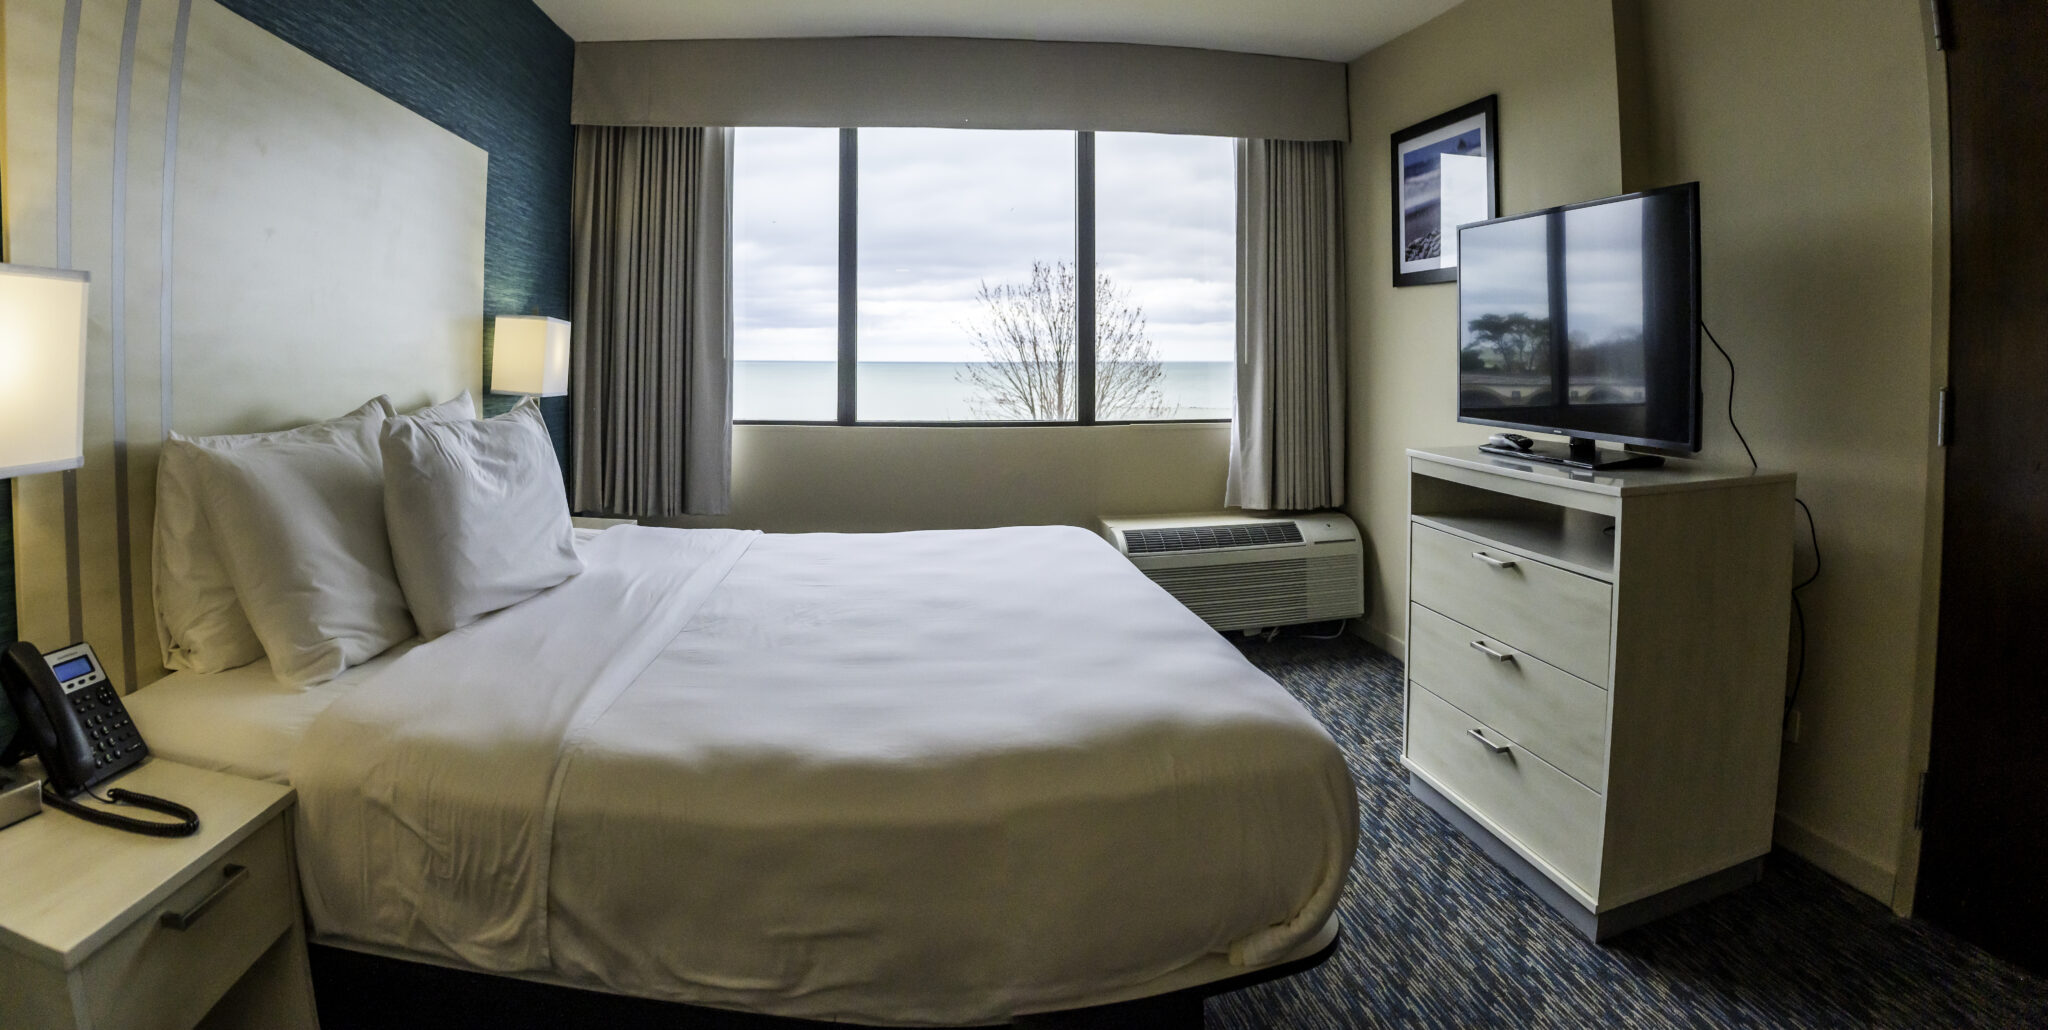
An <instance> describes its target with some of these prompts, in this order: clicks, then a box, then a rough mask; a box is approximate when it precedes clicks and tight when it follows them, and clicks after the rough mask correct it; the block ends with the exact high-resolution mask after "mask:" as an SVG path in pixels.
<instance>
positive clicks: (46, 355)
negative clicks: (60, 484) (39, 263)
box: [0, 264, 90, 765]
mask: <svg viewBox="0 0 2048 1030" xmlns="http://www.w3.org/2000/svg"><path fill="white" fill-rule="evenodd" d="M89 282H90V280H89V278H88V277H87V275H86V273H84V272H70V271H64V270H60V269H55V268H32V267H29V266H27V265H8V264H0V479H13V478H14V477H16V476H31V475H37V474H40V473H44V472H61V471H63V470H65V469H75V468H77V467H79V466H80V465H82V464H84V463H85V337H86V293H87V289H88V284H89ZM7 560H12V556H11V555H9V556H7ZM17 727H18V723H17V721H16V719H15V716H14V708H13V706H12V705H9V704H7V703H6V700H5V698H4V697H0V763H4V764H9V765H11V764H13V763H14V762H17V761H19V760H20V759H21V758H22V755H21V754H19V753H17V750H16V748H15V746H14V739H15V736H16V734H15V732H14V731H15V730H16V728H17Z"/></svg>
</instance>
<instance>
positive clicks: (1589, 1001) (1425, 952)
mask: <svg viewBox="0 0 2048 1030" xmlns="http://www.w3.org/2000/svg"><path fill="white" fill-rule="evenodd" d="M1240 648H1241V649H1242V650H1243V652H1244V654H1245V656H1246V657H1247V658H1250V659H1251V660H1252V662H1253V663H1254V664H1256V665H1258V666H1259V667H1260V668H1262V669H1264V670H1266V672H1267V673H1268V674H1270V675H1272V676H1273V678H1275V679H1277V680H1279V681H1280V683H1281V684H1282V685H1283V686H1285V687H1286V688H1287V689H1288V690H1289V691H1290V692H1292V693H1293V694H1294V696H1295V697H1297V698H1299V699H1300V700H1301V702H1302V703H1303V704H1304V705H1307V706H1308V708H1309V710H1310V711H1313V712H1314V713H1315V714H1316V717H1317V718H1319V719H1321V720H1322V722H1323V724H1324V725H1325V726H1328V727H1329V728H1330V731H1331V732H1332V733H1334V734H1336V736H1337V738H1338V741H1339V742H1340V743H1341V744H1343V745H1344V749H1345V752H1346V753H1347V754H1348V755H1349V757H1350V759H1351V771H1352V775H1353V776H1354V777H1355V778H1356V779H1357V781H1358V800H1359V809H1360V813H1361V814H1360V824H1361V825H1360V843H1359V849H1358V855H1357V857H1356V858H1355V859H1354V862H1353V865H1352V875H1351V884H1350V886H1349V887H1348V888H1347V890H1346V893H1345V896H1344V899H1343V902H1342V907H1343V919H1344V932H1345V942H1344V947H1343V949H1342V950H1341V951H1340V952H1339V953H1338V954H1337V955H1336V956H1334V957H1333V958H1331V959H1330V961H1328V962H1326V963H1324V964H1323V965H1322V966H1320V967H1318V968H1316V969H1313V970H1311V971H1309V972H1307V973H1305V974H1302V975H1300V976H1297V977H1293V978H1291V979H1288V980H1283V981H1278V982H1275V983H1270V984H1264V985H1261V986H1258V987H1253V988H1249V989H1247V990H1244V991H1239V992H1237V993H1235V994H1230V995H1225V996H1223V997H1219V998H1212V999H1210V1000H1209V1001H1208V1003H1207V1009H1206V1016H1207V1020H1206V1022H1207V1024H1208V1028H1209V1030H1255V1028H1266V1027H1275V1028H1278V1027H1285V1028H1289V1030H1295V1028H1300V1030H1309V1028H1319V1027H1344V1028H1352V1027H1495V1026H1497V1027H1594V1026H1612V1027H1900V1028H1908V1027H1910V1028H1922V1027H2048V981H2044V980H2041V979H2038V978H2035V977H2031V976H2029V975H2027V974H2026V973H2023V972H2021V971H2019V970H2017V969H2015V968H2013V967H2011V966H2008V965H2006V964H2004V963H2002V962H2000V961H1998V960H1997V959H1994V958H1991V957H1990V956H1988V955H1986V954H1985V953H1984V952H1982V951H1980V950H1978V949H1977V948H1975V947H1973V946H1971V945H1969V944H1966V943H1963V942H1962V941H1959V940H1957V939H1956V938H1954V937H1951V936H1949V935H1948V934H1946V933H1944V932H1942V931H1940V930H1938V929H1935V928H1934V927H1931V926H1929V925H1927V924H1925V923H1920V922H1915V921H1912V920H1905V919H1899V918H1897V917H1895V916H1893V915H1892V914H1891V912H1890V910H1888V909H1887V908H1885V907H1884V906H1883V905H1880V904H1879V903H1877V902H1876V901H1874V900H1872V899H1870V898H1868V897H1866V896H1864V895H1862V894H1859V893H1857V892H1855V891H1853V890H1851V889H1849V888H1848V887H1846V886H1844V885H1843V884H1842V883H1840V882H1839V881H1837V880H1835V879H1833V878H1831V877H1829V876H1828V875H1826V874H1824V873H1822V872H1820V871H1819V870H1817V869H1815V868H1814V867H1813V866H1811V865H1808V864H1807V863H1805V862H1803V861H1801V860H1799V859H1797V858H1794V857H1792V856H1790V855H1788V854H1785V853H1783V852H1780V853H1778V854H1775V855H1773V856H1772V857H1771V858H1770V860H1769V863H1768V866H1767V870H1766V873H1765V876H1764V880H1763V882H1762V883H1759V884H1757V885H1755V886H1753V887H1748V888H1745V889H1743V890H1740V891H1737V892H1735V893H1733V894H1730V895H1728V896H1726V897H1724V898H1721V899H1719V900H1716V901H1712V902H1708V903H1706V904H1704V905H1701V906H1699V907H1697V908H1693V909H1690V910H1688V911H1685V912H1681V913H1679V914H1677V915H1675V916H1671V917H1669V918H1667V919H1665V920H1663V921H1661V922H1658V923H1653V924H1651V925H1649V926H1647V927H1643V928H1642V929H1639V930H1635V931H1632V932H1630V933H1626V934H1623V935H1621V936H1620V937H1618V938H1615V939H1614V940H1612V941H1609V942H1608V944H1607V945H1605V946H1596V945H1594V944H1592V943H1590V942H1588V941H1587V940H1586V939H1585V938H1583V937H1581V936H1579V935H1578V934H1577V933H1576V932H1575V931H1573V930H1572V928H1571V927H1570V926H1569V925H1568V924H1566V923H1565V922H1564V921H1563V920H1562V919H1561V918H1559V917H1557V916H1555V915H1553V914H1552V913H1551V912H1550V910H1549V909H1547V908H1545V907H1544V905H1543V904H1542V903H1541V902H1540V901H1538V900H1537V898H1536V896H1535V895H1534V894H1533V893H1531V892H1530V891H1529V890H1528V889H1527V888H1525V887H1524V886H1522V885H1521V884H1520V883H1519V882H1517V881H1516V880H1515V879H1513V878H1512V877H1510V876H1509V875H1508V874H1507V873H1506V872H1504V871H1502V870H1501V868H1500V867H1499V866H1497V865H1495V864H1494V863H1493V862H1492V860H1490V859H1488V858H1487V857H1486V856H1485V855H1484V854H1482V853H1481V852H1480V851H1479V849H1478V847H1477V846H1475V845H1473V844H1472V843H1471V842H1470V841H1468V840H1466V839H1465V838H1464V837H1462V836H1460V835H1458V834H1457V833H1455V832H1454V831H1452V830H1451V829H1450V828H1449V827H1448V826H1446V825H1445V824H1444V822H1443V821H1442V820H1441V819H1439V818H1438V817H1437V816H1436V814H1435V813H1433V812H1431V811H1429V810H1428V809H1426V808H1424V807H1423V806H1422V803H1421V802H1419V801H1417V800H1415V798H1414V796H1413V795H1411V794H1409V793H1408V787H1407V780H1406V777H1405V775H1404V773H1403V771H1402V769H1401V763H1400V751H1401V664H1400V663H1399V662H1397V661H1395V660H1394V659H1393V658H1391V657H1389V656H1387V655H1386V654H1384V653H1382V652H1380V651H1378V650H1376V649H1374V648H1372V647H1370V646H1367V645H1365V644H1363V643H1360V642H1358V641H1356V640H1354V639H1351V638H1344V639H1339V640H1333V641H1311V640H1304V639H1299V638H1293V639H1290V638H1286V637H1283V638H1281V639H1279V640H1276V641H1274V642H1271V643H1266V642H1262V641H1257V640H1252V641H1243V642H1241V643H1240Z"/></svg>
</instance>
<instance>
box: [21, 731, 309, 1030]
mask: <svg viewBox="0 0 2048 1030" xmlns="http://www.w3.org/2000/svg"><path fill="white" fill-rule="evenodd" d="M110 786H120V787H123V788H126V789H128V790H133V791H139V792H141V793H144V794H155V795H158V796H160V797H166V798H170V799H171V800H173V801H177V802H180V803H183V804H185V805H189V806H190V807H191V808H192V809H193V810H195V811H197V812H198V813H199V819H200V829H199V832H198V833H197V834H194V835H193V836H190V837H177V838H162V837H147V836H142V835H140V834H134V833H126V832H123V831H121V830H116V829H112V828H109V827H104V826H97V825H94V824H92V823H88V822H85V821H84V820H82V819H78V818H75V817H73V816H70V815H67V814H65V813H63V812H60V811H56V810H54V809H50V808H47V807H46V808H45V809H44V811H43V813H42V814H41V815H38V816H34V817H32V818H30V819H27V820H25V821H23V822H20V823H16V824H15V825H13V826H10V827H7V828H6V829H4V830H0V1025H5V1026H7V1027H78V1028H100V1030H112V1028H118V1030H189V1028H191V1027H196V1026H205V1027H278V1028H286V1027H317V1026H318V1025H319V1024H318V1016H317V1015H316V1013H315V1011H314V1008H313V982H312V977H311V974H310V972H309V970H308V968H307V965H306V934H305V925H304V923H303V922H302V921H301V919H300V916H299V890H298V871H297V869H296V867H295V866H294V864H293V859H292V820H291V812H292V801H293V794H292V790H291V788H290V787H286V786H281V785H279V784H275V783H264V782H261V781H258V780H248V779H243V778H241V777H239V776H229V775H227V774H225V773H217V772H208V771H206V770H203V769H195V768H193V767H191V766H186V765H178V764H177V763H175V762H167V761H164V760H163V759H161V758H152V759H150V760H149V761H148V762H145V763H144V764H142V765H141V766H139V767H138V768H136V769H135V770H134V771H132V772H130V773H128V774H127V775H125V776H123V777H121V778H120V779H118V780H116V781H115V782H114V783H113V784H110ZM125 811H133V810H132V809H125ZM143 815H144V816H148V815H149V813H143Z"/></svg>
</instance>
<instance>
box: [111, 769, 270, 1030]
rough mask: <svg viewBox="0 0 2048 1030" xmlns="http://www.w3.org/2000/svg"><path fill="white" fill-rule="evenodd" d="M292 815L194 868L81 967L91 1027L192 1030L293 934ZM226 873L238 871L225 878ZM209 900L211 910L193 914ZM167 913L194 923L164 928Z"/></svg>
mask: <svg viewBox="0 0 2048 1030" xmlns="http://www.w3.org/2000/svg"><path fill="white" fill-rule="evenodd" d="M289 813H290V809H286V810H285V814H283V815H280V816H277V817H273V818H271V819H270V820H269V821H267V822H265V823H264V824H263V826H262V827H261V828H259V829H258V830H257V831H256V832H255V833H254V834H253V835H252V836H250V837H249V839H248V840H245V841H243V842H242V843H240V844H238V845H236V846H235V847H234V848H233V849H232V850H230V851H229V852H228V853H227V854H226V855H225V856H223V857H222V858H220V859H217V860H215V861H213V862H210V863H208V864H207V865H205V866H203V867H201V868H200V870H199V873H198V875H196V876H194V877H192V878H191V879H190V880H188V881H186V883H185V884H184V885H183V886H181V887H179V888H178V889H177V891H175V892H174V893H172V895H171V896H170V898H169V899H168V900H166V901H164V902H163V903H162V904H159V905H157V906H155V907H154V908H151V909H148V910H146V911H145V912H144V913H143V915H142V916H141V918H139V919H137V920H136V921H135V922H134V923H133V924H130V925H129V927H128V928H127V929H125V930H123V931H121V933H120V934H118V935H116V936H115V937H114V938H113V939H112V940H109V941H108V942H107V943H106V944H105V945H104V946H102V947H101V948H100V949H99V950H98V951H96V952H94V953H93V955H92V957H91V958H90V959H88V960H87V961H86V964H85V967H84V970H83V974H84V980H85V997H86V999H87V1005H88V1007H89V1008H90V1009H91V1010H92V1025H94V1026H105V1027H122V1028H133V1030H152V1028H157V1027H186V1026H191V1025H192V1024H194V1023H196V1022H198V1020H199V1019H200V1017H202V1016H204V1015H205V1014H206V1011H207V1010H208V1009H210V1008H212V1007H213V1003H214V1002H215V1001H217V1000H218V999H219V998H220V996H221V995H223V994H225V993H227V989H228V988H229V987H230V986H232V985H233V984H234V983H235V981H236V980H238V979H240V978H241V976H242V974H243V973H244V972H245V971H247V970H248V968H249V966H250V964H251V963H253V962H255V961H256V958H257V957H258V956H260V955H262V954H263V952H264V950H265V949H267V948H269V947H270V945H271V944H272V943H274V942H276V940H277V939H278V937H279V936H280V935H282V934H283V933H284V932H285V931H286V930H288V929H290V928H291V925H292V919H293V917H294V915H295V914H296V909H295V906H296V905H297V904H298V899H297V897H295V896H294V894H293V891H292V882H291V868H290V865H289V863H290V861H291V859H290V854H291V852H290V850H289V849H288V847H287V846H286V840H285V820H286V819H287V818H289ZM230 867H240V868H241V869H243V870H245V871H244V872H242V873H240V874H239V875H231V870H230ZM231 881H232V882H231ZM216 892H218V895H217V896H215V895H216ZM208 897H213V901H212V903H211V904H208V905H206V906H205V908H204V910H203V911H195V910H197V909H198V908H199V906H200V905H201V904H202V903H204V902H205V901H206V899H207V898H208ZM165 913H180V914H185V915H187V916H194V917H196V918H193V920H192V922H191V924H190V925H189V926H187V927H186V928H185V929H183V930H178V929H173V928H171V927H169V926H165V925H164V924H163V917H164V914H165ZM188 1010H189V1011H188Z"/></svg>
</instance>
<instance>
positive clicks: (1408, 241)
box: [1393, 96, 1500, 286]
mask: <svg viewBox="0 0 2048 1030" xmlns="http://www.w3.org/2000/svg"><path fill="white" fill-rule="evenodd" d="M1498 99H1499V97H1498V96H1490V97H1486V98H1485V99H1482V100H1475V101H1473V102H1471V103H1469V104H1466V105H1465V106H1463V107H1461V108H1458V109H1457V110H1455V111H1446V112H1444V113H1443V114H1440V115H1437V116H1436V117H1435V118H1431V119H1430V120H1428V121H1426V122H1420V123H1418V124H1415V125H1411V126H1409V127H1407V128H1405V129H1402V130H1401V131H1400V132H1397V133H1395V134H1394V136H1393V142H1394V285H1395V286H1420V285H1422V284H1423V283H1448V282H1456V281H1457V279H1458V226H1460V225H1463V224H1465V223H1466V222H1478V221H1483V220H1485V219H1488V218H1493V217H1496V216H1498V215H1499V214H1500V201H1499V196H1500V189H1499V182H1500V172H1499V166H1498V165H1497V164H1496V163H1495V161H1494V154H1495V151H1496V150H1497V149H1498V148H1499V146H1500V129H1499V126H1498V125H1497V124H1496V121H1495V111H1496V109H1497V106H1498V105H1497V101H1498Z"/></svg>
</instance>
